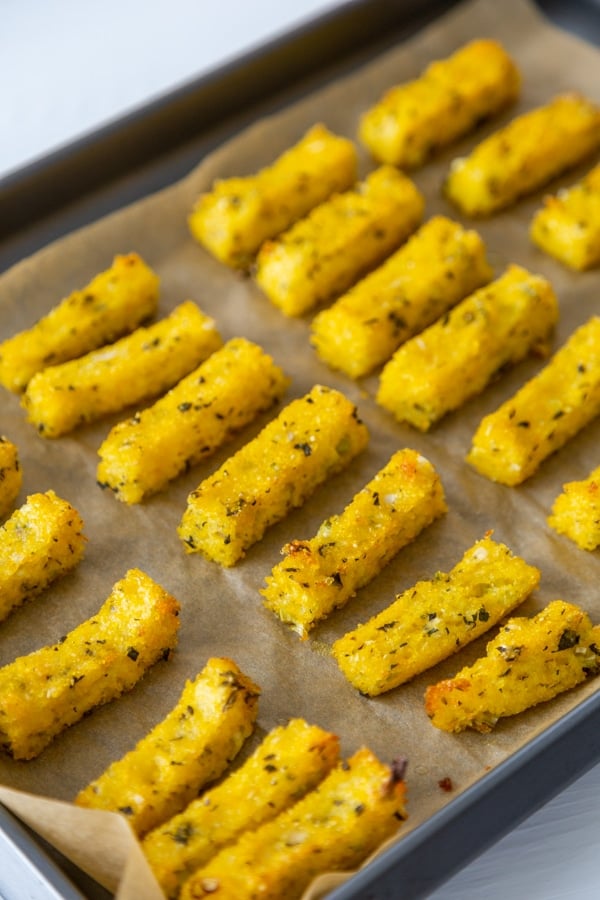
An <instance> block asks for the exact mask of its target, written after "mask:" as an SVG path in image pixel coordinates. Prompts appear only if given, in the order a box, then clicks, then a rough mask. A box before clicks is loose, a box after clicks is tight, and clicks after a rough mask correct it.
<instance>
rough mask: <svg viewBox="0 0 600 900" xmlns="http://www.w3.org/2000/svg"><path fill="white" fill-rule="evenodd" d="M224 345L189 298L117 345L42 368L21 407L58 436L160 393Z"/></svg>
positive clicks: (51, 435)
mask: <svg viewBox="0 0 600 900" xmlns="http://www.w3.org/2000/svg"><path fill="white" fill-rule="evenodd" d="M221 345H222V340H221V336H220V334H219V332H218V330H217V327H216V324H215V321H214V319H211V318H210V317H209V316H206V315H205V314H204V313H203V312H201V311H200V310H199V309H198V307H197V306H196V304H195V303H193V302H192V301H191V300H187V301H185V302H184V303H181V304H180V305H179V306H177V307H175V309H174V310H173V311H172V312H171V313H170V314H169V315H168V316H165V318H164V319H161V320H160V321H159V322H156V323H154V324H153V325H150V326H148V327H147V328H138V329H136V330H135V331H134V332H133V334H129V335H127V336H126V337H123V338H121V339H120V340H119V341H117V342H116V343H114V344H108V345H107V346H105V347H101V348H99V349H97V350H92V351H91V352H90V353H88V354H86V355H85V356H82V357H79V358H78V359H73V360H70V361H69V362H65V363H62V364H61V365H57V366H50V367H48V368H47V369H44V370H43V371H41V372H38V373H37V374H35V375H34V376H33V378H32V379H31V381H30V382H29V384H28V385H27V387H26V389H25V392H24V393H23V395H22V397H21V405H22V406H23V408H24V409H25V410H26V412H27V418H28V420H29V421H30V422H31V423H32V424H33V425H34V426H35V427H36V428H37V430H38V432H39V434H41V435H42V436H43V437H47V438H56V437H60V436H61V435H63V434H66V433H67V432H69V431H72V430H73V429H74V428H77V427H78V426H79V425H83V424H86V423H89V422H94V421H96V420H97V419H100V418H102V416H106V415H108V414H109V413H114V412H119V411H120V410H122V409H125V407H127V406H131V405H132V404H134V403H141V402H143V401H144V400H148V399H150V398H152V397H156V396H157V395H159V394H161V393H162V392H163V391H165V390H167V389H168V388H170V387H172V386H173V385H174V384H176V382H178V381H179V379H180V378H182V377H183V376H184V375H187V374H188V372H190V371H191V370H192V369H194V368H195V367H196V366H198V365H199V364H200V363H201V362H202V361H203V360H205V359H206V357H207V356H209V355H210V354H211V353H213V352H214V351H215V350H217V349H218V348H219V347H220V346H221Z"/></svg>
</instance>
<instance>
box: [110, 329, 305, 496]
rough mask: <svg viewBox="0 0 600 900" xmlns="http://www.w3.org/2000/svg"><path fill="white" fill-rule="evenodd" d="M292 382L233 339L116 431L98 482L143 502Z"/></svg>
mask: <svg viewBox="0 0 600 900" xmlns="http://www.w3.org/2000/svg"><path fill="white" fill-rule="evenodd" d="M288 383H289V379H288V378H287V377H286V376H285V374H284V373H283V371H282V370H281V369H280V368H279V366H277V365H275V363H274V362H273V360H272V358H271V357H270V356H269V355H268V354H267V353H265V352H264V351H263V350H262V349H261V348H260V347H259V346H258V345H257V344H254V343H252V342H251V341H247V340H246V339H245V338H233V339H232V340H230V341H228V342H227V343H226V344H225V346H224V347H222V348H221V349H220V350H216V351H215V352H214V353H213V354H212V355H211V356H210V357H209V358H208V359H207V360H206V361H205V362H203V363H202V365H201V366H199V368H198V369H195V370H194V371H193V372H192V373H190V374H189V375H187V376H186V377H185V378H183V379H182V380H181V381H180V382H179V383H178V384H177V385H175V387H174V388H172V389H171V390H170V391H169V392H168V393H167V394H165V396H164V397H161V398H160V399H159V400H157V401H156V403H155V404H154V405H153V406H150V407H148V408H147V409H144V410H142V411H141V412H138V413H136V414H135V415H134V416H133V417H132V418H130V419H127V420H126V421H124V422H120V423H119V424H118V425H115V427H114V428H113V429H112V430H111V431H110V433H109V434H108V436H107V437H106V439H105V440H104V442H103V443H102V445H101V446H100V449H99V450H98V455H99V457H100V462H99V464H98V469H97V480H98V483H99V484H100V486H101V487H108V488H110V489H111V490H112V491H114V493H115V496H116V497H117V498H118V499H119V500H122V501H124V502H125V503H140V502H141V501H142V500H143V499H144V498H145V497H147V496H149V495H150V494H154V493H156V492H157V491H160V490H161V489H162V488H164V487H165V486H166V485H167V484H168V483H169V481H171V480H172V479H174V478H176V477H177V476H178V475H180V474H181V473H182V472H184V471H187V470H188V469H189V468H190V467H191V466H194V465H197V464H198V463H199V462H200V461H201V460H203V459H205V458H206V457H207V456H210V454H212V453H214V452H215V450H217V448H218V447H221V446H222V445H223V444H224V443H225V442H226V441H227V440H229V439H230V438H231V437H232V436H233V435H234V434H235V433H236V432H237V431H239V430H240V429H242V428H243V427H244V426H245V425H247V424H248V423H249V422H251V421H252V420H253V419H254V418H255V416H256V415H258V413H259V412H262V411H263V410H265V409H268V407H269V406H271V405H272V404H273V403H275V401H277V400H279V399H280V398H281V397H282V396H283V394H284V392H285V390H286V388H287V386H288Z"/></svg>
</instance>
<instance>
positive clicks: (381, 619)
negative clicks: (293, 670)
mask: <svg viewBox="0 0 600 900" xmlns="http://www.w3.org/2000/svg"><path fill="white" fill-rule="evenodd" d="M539 580H540V572H539V570H538V569H536V568H535V567H534V566H530V565H528V564H527V563H526V562H525V561H524V560H522V559H520V558H519V557H518V556H514V555H513V554H512V552H511V551H510V550H509V548H508V547H506V546H505V545H504V544H500V543H496V542H495V541H493V540H492V539H491V537H490V536H486V537H484V538H483V539H482V540H480V541H477V542H476V543H475V544H474V545H473V546H472V547H470V548H469V550H467V552H466V553H465V554H464V556H463V558H462V559H461V560H460V562H459V563H457V565H456V566H455V567H454V568H453V569H452V570H451V571H450V572H448V573H446V572H438V573H437V574H436V575H435V577H434V578H433V579H431V580H430V581H419V582H417V584H415V586H414V587H413V588H409V589H408V590H406V591H404V592H403V593H402V594H399V595H398V596H397V597H396V599H395V600H394V602H393V603H392V604H391V605H390V606H388V607H387V609H384V610H382V611H381V612H380V613H378V614H377V615H376V616H373V618H372V619H370V620H369V621H368V622H366V623H365V624H364V625H359V626H358V627H357V628H355V629H354V630H353V631H349V632H348V633H347V634H345V635H344V636H343V637H342V638H340V639H339V640H337V641H336V642H335V643H334V644H333V648H332V651H333V656H334V657H335V659H336V661H337V664H338V666H339V667H340V669H341V671H342V672H343V673H344V675H345V676H346V678H347V679H348V681H349V682H350V683H351V684H352V685H353V686H354V687H355V688H356V689H357V690H359V691H360V692H361V693H363V694H366V695H368V696H372V697H373V696H376V695H377V694H382V693H383V692H384V691H389V690H391V689H392V688H395V687H398V685H400V684H404V682H406V681H409V679H411V678H414V677H415V675H419V674H420V673H421V672H424V671H425V670H426V669H429V668H431V667H432V666H434V665H436V664H437V663H439V662H441V660H443V659H446V658H447V657H448V656H451V655H452V654H453V653H456V651H457V650H459V649H460V648H461V647H464V645H465V644H468V643H470V642H471V641H473V640H475V638H477V637H479V636H480V635H482V634H483V633H484V632H486V631H488V630H489V629H490V628H492V627H493V626H494V625H496V624H497V623H498V622H499V621H500V620H501V619H502V618H503V617H504V616H505V615H507V614H508V613H510V612H512V611H513V609H515V607H516V606H518V605H519V603H522V602H523V600H525V598H526V597H527V596H528V595H529V594H530V593H531V592H532V591H533V590H535V588H536V587H537V586H538V584H539Z"/></svg>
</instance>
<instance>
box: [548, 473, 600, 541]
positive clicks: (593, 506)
mask: <svg viewBox="0 0 600 900" xmlns="http://www.w3.org/2000/svg"><path fill="white" fill-rule="evenodd" d="M548 524H549V525H550V527H551V528H554V530H555V531H557V532H558V533H559V534H564V535H566V536H567V537H568V538H570V539H571V540H572V541H574V542H575V543H576V544H577V546H578V547H581V549H582V550H595V549H596V547H600V466H598V467H597V468H596V469H594V471H593V472H591V473H590V474H589V476H588V477H587V478H584V479H582V480H581V481H569V482H568V483H567V484H564V485H563V491H562V493H561V494H559V495H558V497H557V498H556V500H555V501H554V504H553V506H552V513H551V515H549V516H548Z"/></svg>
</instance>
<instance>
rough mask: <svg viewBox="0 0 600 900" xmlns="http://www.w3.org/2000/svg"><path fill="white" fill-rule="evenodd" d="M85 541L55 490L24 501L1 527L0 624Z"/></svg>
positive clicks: (61, 570) (67, 565) (78, 554)
mask: <svg viewBox="0 0 600 900" xmlns="http://www.w3.org/2000/svg"><path fill="white" fill-rule="evenodd" d="M0 446H1V445H0ZM85 543H86V538H85V536H84V534H83V522H82V520H81V516H80V515H79V513H78V512H77V510H76V509H74V507H72V506H71V504H70V503H68V502H67V501H66V500H63V499H61V498H60V497H57V496H56V494H55V493H54V491H46V493H45V494H31V495H30V496H29V497H27V500H26V502H25V503H24V504H23V506H20V507H19V508H18V509H16V510H15V511H14V512H13V514H12V515H11V516H10V517H9V518H8V519H7V520H6V522H5V523H4V525H3V526H2V527H1V528H0V620H2V619H5V618H6V617H7V616H8V614H9V613H10V612H11V611H12V610H13V609H14V608H15V607H16V606H19V605H20V604H21V603H23V602H24V601H25V600H26V599H28V598H29V597H33V596H35V595H36V594H39V593H41V591H43V590H44V589H45V588H46V587H48V585H49V584H51V583H52V582H53V581H55V580H56V579H57V578H60V577H61V576H62V575H66V574H67V572H70V571H71V570H72V569H74V568H75V566H76V565H77V564H78V563H79V561H80V560H81V558H82V557H83V553H84V549H85ZM0 727H1V719H0Z"/></svg>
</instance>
